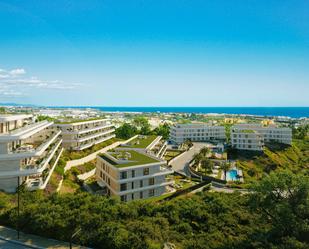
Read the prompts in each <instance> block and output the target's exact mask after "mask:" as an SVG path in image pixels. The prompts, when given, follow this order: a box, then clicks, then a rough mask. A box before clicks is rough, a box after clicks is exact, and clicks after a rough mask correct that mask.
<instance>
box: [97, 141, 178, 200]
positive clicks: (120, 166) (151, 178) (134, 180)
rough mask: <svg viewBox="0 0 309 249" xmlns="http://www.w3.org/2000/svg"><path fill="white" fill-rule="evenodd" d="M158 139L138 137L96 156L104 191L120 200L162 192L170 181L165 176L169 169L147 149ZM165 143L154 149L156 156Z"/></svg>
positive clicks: (151, 195) (98, 176) (164, 162)
mask: <svg viewBox="0 0 309 249" xmlns="http://www.w3.org/2000/svg"><path fill="white" fill-rule="evenodd" d="M159 142H160V139H158V138H153V137H151V136H139V137H137V138H135V139H133V140H132V141H131V142H130V143H128V144H124V145H122V146H119V147H117V148H115V149H114V150H113V151H109V152H106V153H103V154H101V155H98V156H97V167H96V176H97V179H98V183H99V184H100V185H106V187H107V189H108V194H109V195H111V196H119V197H120V199H121V200H122V201H130V200H137V199H146V198H149V197H153V196H160V195H162V194H164V193H165V192H166V186H167V185H170V184H173V181H172V180H170V179H169V178H168V176H169V175H170V174H172V173H173V170H170V169H168V168H167V166H166V161H164V160H162V159H160V157H157V156H155V155H154V154H153V152H151V151H152V148H155V147H156V144H158V143H159ZM165 145H166V144H165V143H162V147H161V148H159V149H156V152H157V155H158V153H159V152H160V151H162V150H164V146H165ZM159 154H160V153H159Z"/></svg>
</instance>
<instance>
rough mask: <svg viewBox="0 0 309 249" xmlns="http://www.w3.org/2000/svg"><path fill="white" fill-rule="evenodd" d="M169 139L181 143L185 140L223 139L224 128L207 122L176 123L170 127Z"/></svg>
mask: <svg viewBox="0 0 309 249" xmlns="http://www.w3.org/2000/svg"><path fill="white" fill-rule="evenodd" d="M170 140H171V141H172V142H173V143H175V144H181V143H183V142H184V141H186V140H191V141H193V142H194V141H214V140H225V128H224V126H213V125H208V124H177V125H175V126H172V127H171V129H170Z"/></svg>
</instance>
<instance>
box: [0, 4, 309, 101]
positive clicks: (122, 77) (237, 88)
mask: <svg viewBox="0 0 309 249" xmlns="http://www.w3.org/2000/svg"><path fill="white" fill-rule="evenodd" d="M0 103H21V104H36V105H47V106H64V105H68V106H210V107H212V106H232V107H234V106H241V107H243V106H309V1H307V0H298V1H291V0H281V1H278V0H248V1H244V0H242V1H238V0H233V1H230V0H225V1H224V0H216V1H213V0H211V1H210V0H135V1H134V0H118V1H115V0H87V1H86V0H84V1H81V0H70V1H69V0H53V1H45V0H27V1H24V0H19V1H17V0H0Z"/></svg>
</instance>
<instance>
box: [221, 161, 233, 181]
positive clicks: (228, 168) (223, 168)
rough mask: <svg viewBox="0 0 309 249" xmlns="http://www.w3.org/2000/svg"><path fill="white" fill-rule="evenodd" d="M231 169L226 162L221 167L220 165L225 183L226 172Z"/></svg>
mask: <svg viewBox="0 0 309 249" xmlns="http://www.w3.org/2000/svg"><path fill="white" fill-rule="evenodd" d="M230 168H231V164H230V163H228V162H224V163H223V164H222V165H221V169H222V170H223V171H224V180H225V181H226V172H228V171H229V170H230Z"/></svg>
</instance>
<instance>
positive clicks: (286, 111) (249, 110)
mask: <svg viewBox="0 0 309 249" xmlns="http://www.w3.org/2000/svg"><path fill="white" fill-rule="evenodd" d="M51 108H52V107H51ZM53 108H93V109H98V110H100V111H103V112H140V113H155V112H157V113H196V114H198V113H200V114H208V113H214V114H246V115H258V116H267V117H272V116H284V117H291V118H302V117H309V107H125V106H114V107H107V106H58V107H53Z"/></svg>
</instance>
